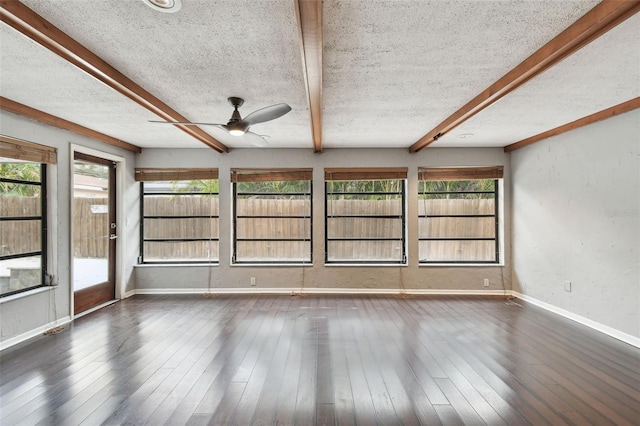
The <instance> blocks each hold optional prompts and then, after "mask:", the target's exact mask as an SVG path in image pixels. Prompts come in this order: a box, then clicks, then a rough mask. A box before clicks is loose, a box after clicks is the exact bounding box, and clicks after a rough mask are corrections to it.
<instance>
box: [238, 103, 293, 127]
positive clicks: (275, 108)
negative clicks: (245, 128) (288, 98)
mask: <svg viewBox="0 0 640 426" xmlns="http://www.w3.org/2000/svg"><path fill="white" fill-rule="evenodd" d="M289 111H291V107H290V106H289V105H287V104H276V105H271V106H268V107H266V108H262V109H259V110H257V111H254V112H252V113H251V114H249V115H247V116H246V117H245V118H243V119H242V120H241V121H243V122H245V123H247V124H248V125H249V126H251V125H253V124H257V123H264V122H265V121H269V120H275V119H276V118H278V117H282V116H283V115H285V114H286V113H288V112H289Z"/></svg>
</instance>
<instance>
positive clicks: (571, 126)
mask: <svg viewBox="0 0 640 426" xmlns="http://www.w3.org/2000/svg"><path fill="white" fill-rule="evenodd" d="M637 108H640V97H638V98H634V99H631V100H630V101H627V102H623V103H621V104H618V105H614V106H612V107H611V108H607V109H603V110H602V111H598V112H596V113H595V114H591V115H588V116H586V117H582V118H580V119H578V120H575V121H572V122H571V123H567V124H563V125H562V126H558V127H556V128H554V129H551V130H547V131H546V132H542V133H539V134H537V135H535V136H531V137H530V138H527V139H523V140H521V141H520V142H516V143H512V144H511V145H507V146H505V147H504V152H511V151H515V150H516V149H520V148H524V147H525V146H528V145H531V144H534V143H536V142H539V141H541V140H543V139H547V138H550V137H551V136H557V135H560V134H562V133H565V132H568V131H570V130H575V129H577V128H580V127H582V126H586V125H587V124H591V123H595V122H597V121H601V120H606V119H607V118H611V117H615V116H616V115H619V114H624V113H625V112H629V111H633V110H634V109H637Z"/></svg>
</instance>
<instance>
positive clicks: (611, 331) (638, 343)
mask: <svg viewBox="0 0 640 426" xmlns="http://www.w3.org/2000/svg"><path fill="white" fill-rule="evenodd" d="M511 294H512V295H513V296H514V297H517V298H518V299H522V300H524V301H525V302H529V303H531V304H532V305H536V306H538V307H540V308H542V309H545V310H547V311H549V312H553V313H554V314H558V315H560V316H563V317H565V318H568V319H570V320H572V321H575V322H577V323H580V324H582V325H586V326H587V327H589V328H592V329H594V330H597V331H599V332H601V333H604V334H606V335H608V336H611V337H613V338H615V339H618V340H621V341H623V342H625V343H628V344H630V345H632V346H635V347H636V348H640V338H638V337H635V336H632V335H631V334H627V333H623V332H622V331H619V330H616V329H615V328H612V327H609V326H607V325H604V324H601V323H599V322H597V321H593V320H590V319H589V318H585V317H583V316H581V315H578V314H574V313H573V312H570V311H567V310H565V309H562V308H558V307H557V306H553V305H551V304H549V303H546V302H543V301H541V300H538V299H536V298H535V297H531V296H527V295H526V294H521V293H518V292H517V291H513V290H512V291H511Z"/></svg>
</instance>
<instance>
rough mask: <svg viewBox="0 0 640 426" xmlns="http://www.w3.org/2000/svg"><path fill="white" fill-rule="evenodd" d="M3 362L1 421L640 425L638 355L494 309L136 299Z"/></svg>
mask: <svg viewBox="0 0 640 426" xmlns="http://www.w3.org/2000/svg"><path fill="white" fill-rule="evenodd" d="M0 357H1V358H0V368H1V370H0V378H1V388H0V398H1V403H0V410H1V411H0V424H2V425H14V424H15V425H18V424H19V425H22V424H24V425H30V424H43V425H76V424H83V425H96V424H107V425H112V424H149V425H160V424H169V425H182V424H190V425H199V424H213V425H226V424H238V425H249V424H255V425H275V424H278V425H288V424H297V425H314V424H316V425H331V424H340V425H342V424H345V425H348V424H359V425H373V424H379V425H394V424H406V425H418V424H425V425H438V424H443V425H459V424H469V425H475V424H487V425H501V424H509V425H526V424H531V425H545V424H549V425H562V424H575V425H586V424H596V425H614V424H615V425H633V424H635V425H638V424H640V350H638V349H637V348H634V347H632V346H629V345H627V344H625V343H622V342H620V341H618V340H615V339H613V338H610V337H607V336H605V335H603V334H601V333H598V332H596V331H593V330H591V329H588V328H586V327H583V326H581V325H579V324H577V323H574V322H572V321H569V320H566V319H564V318H561V317H559V316H556V315H554V314H551V313H548V312H546V311H543V310H541V309H538V308H536V307H535V306H531V305H528V304H526V303H524V302H521V301H517V300H516V301H509V300H505V299H503V298H488V297H394V296H304V297H303V296H298V297H291V296H269V295H251V296H231V295H225V296H218V297H215V298H211V297H202V296H195V295H194V296H134V297H132V298H130V299H127V300H124V301H121V302H119V303H117V304H114V305H111V306H109V307H107V308H104V309H102V310H100V311H97V312H94V313H92V314H89V315H87V316H85V317H82V318H80V319H78V320H77V321H75V323H74V324H71V325H69V326H67V327H66V329H65V330H64V331H62V332H60V333H58V334H54V335H47V336H41V337H38V338H36V339H33V340H31V341H29V342H26V343H23V344H21V345H19V346H17V347H13V348H10V349H8V350H5V351H3V352H2V353H0Z"/></svg>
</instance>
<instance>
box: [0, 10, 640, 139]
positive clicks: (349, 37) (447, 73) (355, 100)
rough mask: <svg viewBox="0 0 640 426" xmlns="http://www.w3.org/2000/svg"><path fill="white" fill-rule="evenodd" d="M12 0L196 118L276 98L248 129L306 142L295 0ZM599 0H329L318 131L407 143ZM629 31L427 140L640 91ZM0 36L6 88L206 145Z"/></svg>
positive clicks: (570, 111)
mask: <svg viewBox="0 0 640 426" xmlns="http://www.w3.org/2000/svg"><path fill="white" fill-rule="evenodd" d="M22 3H24V4H26V5H27V6H28V7H29V8H31V9H32V10H34V11H35V12H36V13H38V14H39V15H41V16H42V17H44V18H45V19H47V20H49V21H50V22H51V23H53V24H54V25H55V26H57V27H58V28H59V29H61V30H62V31H64V32H65V33H66V34H68V35H69V36H71V37H72V38H73V39H75V40H76V41H78V42H79V43H81V44H82V45H84V46H85V47H87V48H88V49H89V50H91V51H92V52H93V53H95V54H97V55H98V56H99V57H101V58H102V59H104V60H105V61H107V62H108V63H109V64H110V65H111V66H113V67H115V68H116V69H117V70H119V71H120V72H122V73H123V74H124V75H126V76H127V77H129V78H131V79H132V80H133V81H135V82H136V83H138V84H139V85H140V86H142V87H143V88H145V89H146V90H148V91H149V92H151V93H152V94H153V95H155V96H156V97H158V98H159V99H161V100H162V101H163V102H165V103H166V104H168V105H169V106H171V107H172V108H173V109H175V110H176V111H178V112H179V113H180V114H182V115H184V116H185V117H187V118H188V119H189V120H191V121H196V122H203V121H205V122H216V123H225V122H226V121H227V120H228V119H229V117H230V115H231V112H232V108H231V106H230V105H229V104H228V103H227V101H226V99H227V97H229V96H239V97H243V98H244V99H245V104H244V106H243V107H242V108H241V109H240V112H241V113H242V114H243V116H244V115H247V114H248V113H250V112H252V111H254V110H256V109H259V108H263V107H265V106H268V105H272V104H276V103H281V102H286V103H288V104H289V105H291V107H292V111H291V112H290V113H288V114H287V115H285V116H283V117H281V118H279V119H277V120H274V121H271V122H268V123H262V124H259V125H256V126H254V127H252V129H251V130H252V131H254V132H256V133H259V134H265V135H269V138H268V141H269V147H276V148H284V147H294V148H307V149H312V148H313V142H312V136H311V120H310V112H309V107H308V100H307V92H306V86H305V80H304V74H303V59H302V53H301V46H300V41H299V31H300V30H299V29H298V22H297V19H296V9H295V2H294V0H262V1H260V0H227V1H222V0H217V1H212V0H183V6H182V9H181V10H180V11H179V12H177V13H175V14H166V13H159V12H156V11H154V10H152V9H151V8H149V7H147V6H145V5H144V4H143V2H142V1H141V0H128V1H118V2H101V1H87V0H56V1H55V2H52V1H42V0H23V1H22ZM597 3H598V2H597V1H595V0H579V1H570V0H553V1H552V0H545V1H540V0H525V1H477V0H470V1H467V0H448V1H447V0H439V1H438V0H436V1H408V0H394V1H383V0H335V1H334V0H325V1H324V5H323V37H324V48H323V52H322V53H323V82H322V85H323V93H322V104H323V125H322V130H323V139H322V141H323V147H325V148H344V147H358V148H368V147H390V148H408V147H409V146H411V145H412V144H413V143H414V142H416V141H417V140H418V139H419V138H420V137H422V136H423V135H424V134H425V133H427V132H428V131H430V130H431V129H433V128H434V127H435V126H436V125H438V123H440V122H441V121H443V120H444V119H445V118H447V117H448V116H449V115H451V114H452V113H453V112H455V111H456V110H457V109H458V108H460V107H461V106H462V105H464V104H465V103H467V102H468V101H469V100H471V99H472V98H473V97H475V96H476V95H477V94H478V93H480V92H481V91H482V90H484V89H485V88H487V87H488V86H489V85H491V84H492V83H493V82H495V81H496V80H498V79H499V78H500V77H502V76H503V75H504V74H505V73H507V72H508V71H509V70H510V69H512V68H513V67H515V66H516V65H518V64H519V63H520V62H522V61H523V60H524V59H525V58H527V57H528V56H529V55H531V54H532V53H533V52H535V51H536V50H537V49H538V48H540V47H541V46H542V45H544V44H545V43H547V42H548V41H549V40H551V39H552V38H553V37H555V36H556V35H557V34H558V33H560V32H561V31H562V30H564V29H565V28H566V27H567V26H569V25H570V24H572V23H573V22H575V21H576V20H577V19H578V18H580V17H581V16H582V15H584V14H585V13H586V12H587V11H589V10H590V9H591V8H592V7H594V6H595V5H596V4H597ZM639 46H640V16H634V17H632V18H631V19H629V20H627V21H625V22H624V23H622V24H621V25H619V26H618V27H616V28H614V29H613V30H611V31H609V32H608V33H606V34H605V35H604V36H603V37H601V38H600V39H598V40H596V41H595V42H593V43H591V44H589V45H587V46H586V47H585V48H583V49H582V50H580V51H578V52H577V53H576V54H574V55H573V56H571V57H569V58H568V59H565V60H564V61H562V62H561V63H560V64H558V65H556V66H555V67H553V68H551V69H550V70H548V71H547V72H545V73H542V74H541V75H539V76H538V77H536V78H534V79H533V80H531V81H530V82H529V83H527V84H525V85H524V86H522V87H520V88H519V89H517V90H515V91H514V92H513V93H511V94H510V95H508V96H506V97H505V98H503V99H501V100H500V101H498V102H497V103H495V104H494V105H492V106H490V107H489V108H487V109H485V110H484V111H482V112H480V113H479V114H478V115H476V116H474V117H472V118H471V119H470V120H468V121H467V122H465V123H463V124H462V125H461V126H459V127H457V128H456V129H454V130H453V131H452V132H450V133H448V134H446V135H445V136H444V137H442V138H441V139H440V140H438V141H437V142H435V143H433V144H432V145H431V146H440V147H446V146H452V147H453V146H455V147H466V146H474V147H482V146H499V147H502V146H506V145H508V144H511V143H514V142H517V141H519V140H521V139H524V138H527V137H529V136H533V135H535V134H537V133H540V132H543V131H545V130H549V129H551V128H553V127H556V126H559V125H562V124H565V123H567V122H570V121H573V120H575V119H578V118H580V117H583V116H586V115H589V114H592V113H595V112H597V111H600V110H602V109H605V108H608V107H611V106H613V105H616V104H619V103H621V102H624V101H627V100H630V99H632V98H634V97H637V96H640V49H639V48H638V47H639ZM0 49H1V55H2V56H1V60H0V94H1V95H2V96H3V97H5V98H9V99H11V100H14V101H16V102H20V103H22V104H25V105H28V106H31V107H33V108H36V109H39V110H42V111H44V112H47V113H49V114H53V115H55V116H58V117H61V118H64V119H66V120H69V121H72V122H75V123H78V124H81V125H83V126H85V127H88V128H91V129H93V130H97V131H99V132H102V133H105V134H107V135H109V136H112V137H115V138H118V139H121V140H124V141H126V142H129V143H132V144H135V145H138V146H140V147H142V148H151V147H175V148H200V147H203V146H204V145H203V144H202V143H201V142H199V141H197V140H195V139H193V138H192V137H190V136H188V135H187V134H185V133H184V132H182V131H181V130H179V129H176V128H174V127H173V126H166V125H154V124H150V123H148V120H158V119H159V118H158V117H157V116H155V115H154V114H153V113H151V112H149V111H148V110H147V109H145V108H143V107H141V106H139V105H138V104H136V103H134V102H133V101H131V100H130V99H128V98H126V97H125V96H123V95H121V94H120V93H118V92H116V91H115V90H113V89H111V88H109V87H108V86H106V85H104V84H103V83H101V82H99V81H98V80H96V79H94V78H93V77H90V76H88V75H87V74H85V73H84V72H83V71H80V70H79V69H77V68H75V67H74V66H73V65H71V64H69V63H68V62H66V61H65V60H63V59H62V58H60V57H58V56H57V55H55V54H53V53H51V52H50V51H48V50H47V49H45V48H44V47H42V46H40V45H39V44H36V43H35V42H33V41H31V40H30V39H28V38H26V37H25V36H23V35H21V34H19V33H17V32H16V31H15V30H13V29H12V28H11V27H9V26H8V25H6V24H4V23H3V24H1V25H0ZM202 129H203V130H205V131H207V132H208V133H210V134H211V135H212V136H214V137H215V138H216V139H218V140H220V141H221V142H222V143H224V144H225V145H227V146H228V147H229V148H241V147H250V146H251V145H250V144H248V143H246V142H244V141H243V140H242V138H237V137H234V136H230V135H228V134H227V133H226V132H224V131H222V130H218V129H216V128H215V127H203V128H202ZM462 133H473V137H471V138H468V139H460V138H459V135H460V134H462Z"/></svg>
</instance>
